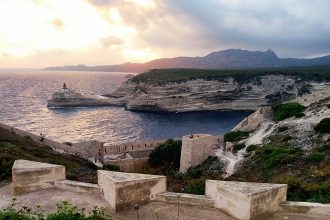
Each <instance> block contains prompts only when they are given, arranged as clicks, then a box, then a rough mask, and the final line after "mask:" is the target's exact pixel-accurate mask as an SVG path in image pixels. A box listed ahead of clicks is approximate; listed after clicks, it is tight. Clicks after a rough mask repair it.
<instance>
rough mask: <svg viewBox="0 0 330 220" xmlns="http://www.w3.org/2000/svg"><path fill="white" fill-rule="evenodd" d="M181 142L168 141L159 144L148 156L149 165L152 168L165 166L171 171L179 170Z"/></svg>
mask: <svg viewBox="0 0 330 220" xmlns="http://www.w3.org/2000/svg"><path fill="white" fill-rule="evenodd" d="M181 145H182V142H181V140H173V139H169V140H167V141H166V142H164V143H161V144H159V145H158V146H157V147H156V148H155V149H154V150H153V151H152V152H151V154H150V157H149V163H150V164H151V165H152V166H155V167H159V166H166V167H170V168H173V169H179V168H180V157H181Z"/></svg>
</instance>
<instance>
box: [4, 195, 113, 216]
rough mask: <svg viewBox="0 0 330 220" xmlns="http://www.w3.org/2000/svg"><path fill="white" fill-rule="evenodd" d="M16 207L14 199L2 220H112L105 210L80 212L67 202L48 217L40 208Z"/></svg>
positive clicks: (60, 204) (95, 208) (95, 209)
mask: <svg viewBox="0 0 330 220" xmlns="http://www.w3.org/2000/svg"><path fill="white" fill-rule="evenodd" d="M15 205H16V200H15V199H13V201H12V204H11V205H10V206H9V207H7V208H5V209H3V210H0V220H99V219H103V220H112V218H111V216H110V215H106V214H105V212H104V208H98V207H94V209H93V210H92V212H90V213H85V212H84V210H82V211H79V210H78V209H77V207H75V206H72V205H71V204H70V203H69V202H67V201H63V202H60V203H58V204H57V205H56V207H57V209H56V211H55V212H53V213H50V214H48V215H46V214H45V212H44V211H43V209H42V208H41V207H40V206H38V207H37V208H36V209H35V210H32V209H31V208H29V207H23V208H21V209H20V210H16V209H15Z"/></svg>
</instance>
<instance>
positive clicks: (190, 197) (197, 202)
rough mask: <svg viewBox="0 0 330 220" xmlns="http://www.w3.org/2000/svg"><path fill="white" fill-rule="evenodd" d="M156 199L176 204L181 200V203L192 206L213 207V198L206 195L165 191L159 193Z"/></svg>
mask: <svg viewBox="0 0 330 220" xmlns="http://www.w3.org/2000/svg"><path fill="white" fill-rule="evenodd" d="M155 200H156V201H159V202H167V203H175V204H177V203H178V202H179V203H180V204H183V205H190V206H202V207H208V208H212V207H213V200H212V199H209V198H207V197H206V196H205V195H194V194H186V193H174V192H165V193H160V194H157V195H156V199H155Z"/></svg>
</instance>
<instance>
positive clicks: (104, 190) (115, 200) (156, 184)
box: [97, 170, 166, 211]
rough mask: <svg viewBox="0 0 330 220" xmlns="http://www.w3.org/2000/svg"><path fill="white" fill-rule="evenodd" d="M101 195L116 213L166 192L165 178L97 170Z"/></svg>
mask: <svg viewBox="0 0 330 220" xmlns="http://www.w3.org/2000/svg"><path fill="white" fill-rule="evenodd" d="M97 178H98V184H99V186H100V189H101V194H102V196H103V197H104V199H105V200H106V201H108V202H109V203H110V205H111V207H112V208H113V209H114V210H116V211H118V210H122V209H125V208H131V207H133V206H134V205H135V204H145V203H148V202H150V201H153V200H155V198H156V194H159V193H163V192H165V191H166V177H165V176H157V175H146V174H138V173H121V172H113V171H105V170H98V172H97Z"/></svg>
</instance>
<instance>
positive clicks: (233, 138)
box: [224, 131, 249, 142]
mask: <svg viewBox="0 0 330 220" xmlns="http://www.w3.org/2000/svg"><path fill="white" fill-rule="evenodd" d="M247 137H249V132H246V131H231V132H229V133H227V134H225V136H224V140H225V141H229V142H238V141H240V140H243V139H245V138H247Z"/></svg>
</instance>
